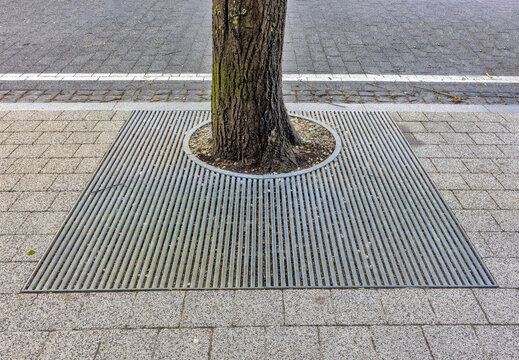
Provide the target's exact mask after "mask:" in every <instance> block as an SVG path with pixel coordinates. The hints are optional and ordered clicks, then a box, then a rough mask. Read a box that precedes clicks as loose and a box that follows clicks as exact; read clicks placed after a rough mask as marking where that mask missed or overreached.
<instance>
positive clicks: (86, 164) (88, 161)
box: [75, 158, 101, 174]
mask: <svg viewBox="0 0 519 360" xmlns="http://www.w3.org/2000/svg"><path fill="white" fill-rule="evenodd" d="M100 162H101V158H84V159H82V160H81V163H80V164H79V166H78V167H77V168H76V170H75V173H77V174H92V173H94V171H96V170H97V167H98V166H99V163H100Z"/></svg>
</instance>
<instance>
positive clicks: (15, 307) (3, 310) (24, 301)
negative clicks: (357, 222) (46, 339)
mask: <svg viewBox="0 0 519 360" xmlns="http://www.w3.org/2000/svg"><path fill="white" fill-rule="evenodd" d="M35 299H36V295H34V294H0V332H2V331H27V330H33V331H34V330H35V329H33V328H32V323H31V321H30V314H31V308H32V304H33V302H34V300H35Z"/></svg>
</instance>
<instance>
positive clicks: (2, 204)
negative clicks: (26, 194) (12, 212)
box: [0, 191, 20, 257]
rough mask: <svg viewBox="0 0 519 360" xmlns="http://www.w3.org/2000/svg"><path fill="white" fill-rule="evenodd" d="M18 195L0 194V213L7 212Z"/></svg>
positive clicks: (14, 193)
mask: <svg viewBox="0 0 519 360" xmlns="http://www.w3.org/2000/svg"><path fill="white" fill-rule="evenodd" d="M19 194H20V193H19V192H7V191H2V192H0V211H7V210H8V209H9V208H10V207H11V205H13V203H14V202H15V200H16V198H17V197H18V195H19ZM0 257H1V255H0Z"/></svg>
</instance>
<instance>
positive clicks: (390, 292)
mask: <svg viewBox="0 0 519 360" xmlns="http://www.w3.org/2000/svg"><path fill="white" fill-rule="evenodd" d="M380 294H381V298H382V304H383V306H384V310H385V312H386V314H387V317H388V321H389V324H434V323H436V322H437V320H436V317H435V316H434V313H433V311H432V309H431V305H430V304H429V300H428V298H427V294H426V293H425V291H424V290H423V289H387V290H380Z"/></svg>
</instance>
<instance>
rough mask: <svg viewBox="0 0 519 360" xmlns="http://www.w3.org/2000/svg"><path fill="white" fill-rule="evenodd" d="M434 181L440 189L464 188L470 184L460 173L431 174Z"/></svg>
mask: <svg viewBox="0 0 519 360" xmlns="http://www.w3.org/2000/svg"><path fill="white" fill-rule="evenodd" d="M429 176H430V177H431V180H432V182H433V183H434V185H436V187H438V189H440V190H463V189H468V188H469V186H468V185H467V183H466V182H465V180H463V178H462V177H461V175H458V174H429Z"/></svg>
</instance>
